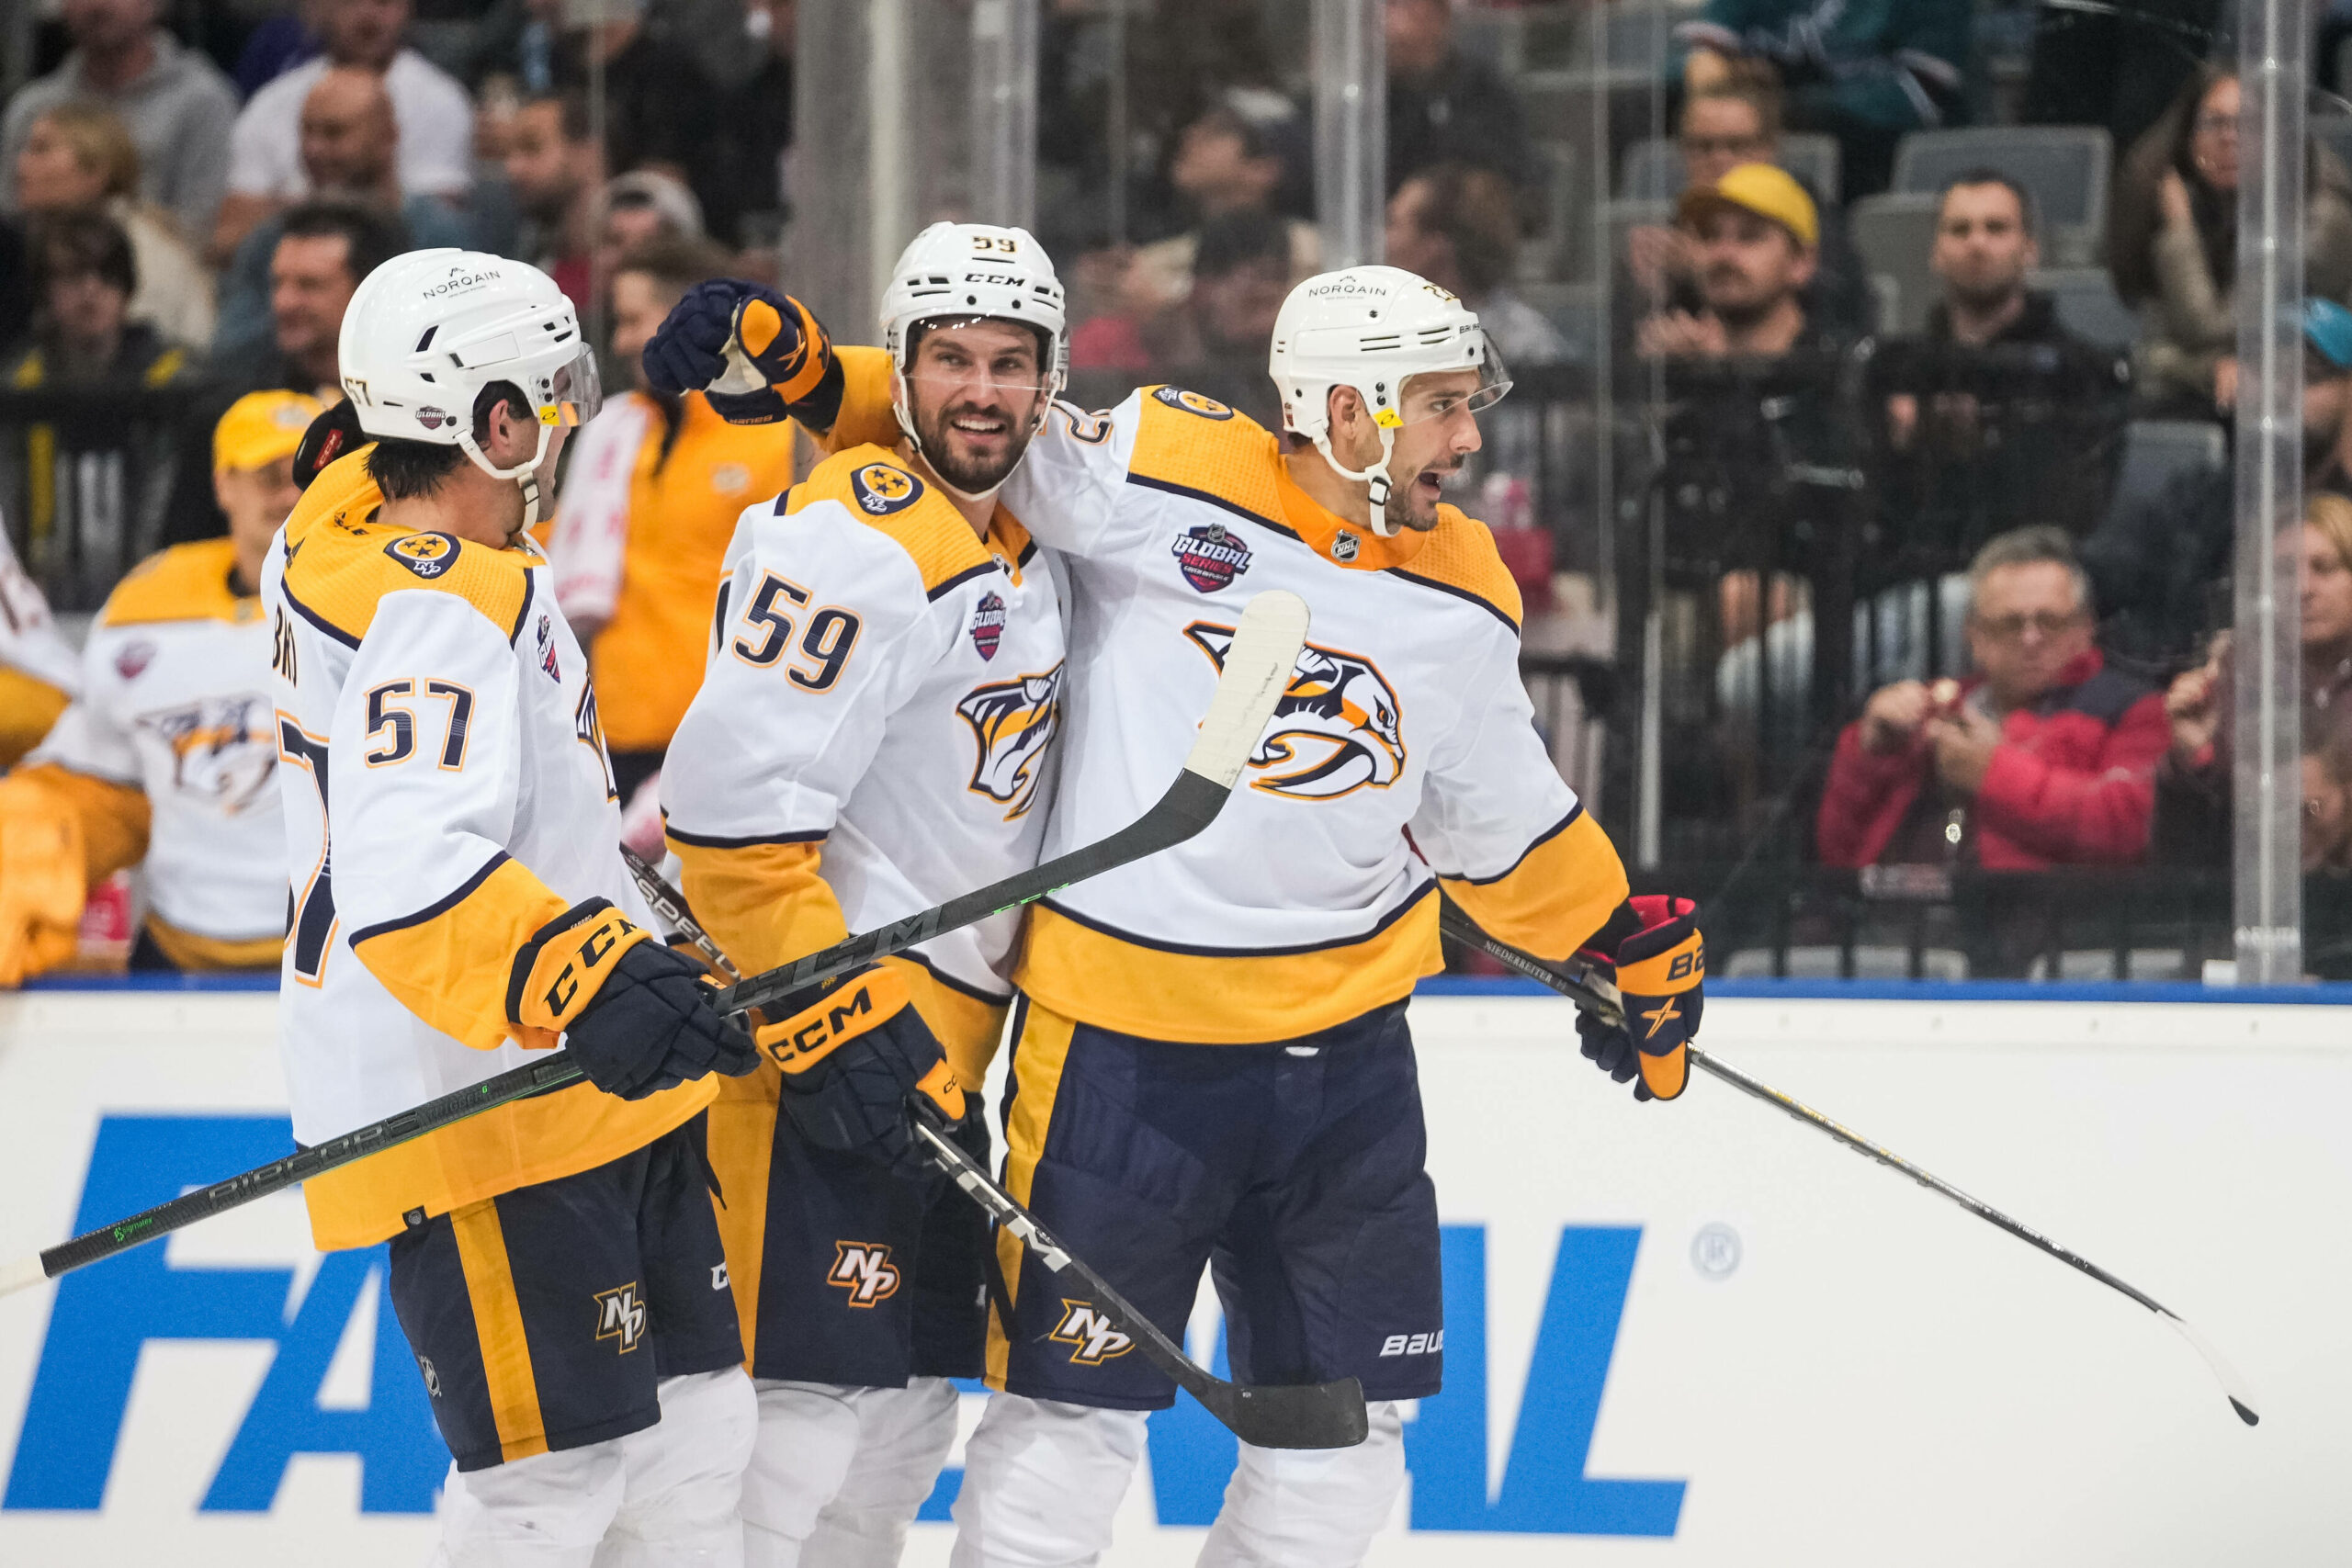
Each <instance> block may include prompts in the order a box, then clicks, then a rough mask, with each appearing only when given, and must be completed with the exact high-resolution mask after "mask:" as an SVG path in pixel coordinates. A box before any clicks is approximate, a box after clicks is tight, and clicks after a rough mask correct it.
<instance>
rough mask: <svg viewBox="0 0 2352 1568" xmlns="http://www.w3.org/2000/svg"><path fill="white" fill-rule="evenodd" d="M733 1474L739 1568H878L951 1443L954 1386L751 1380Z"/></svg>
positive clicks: (920, 1381) (886, 1564)
mask: <svg viewBox="0 0 2352 1568" xmlns="http://www.w3.org/2000/svg"><path fill="white" fill-rule="evenodd" d="M759 1393H760V1437H759V1442H758V1445H757V1446H756V1448H755V1449H754V1450H753V1452H752V1463H751V1468H750V1469H749V1470H748V1471H747V1472H745V1474H744V1478H743V1541H744V1561H745V1562H746V1563H747V1564H748V1568H797V1564H799V1563H801V1562H807V1563H809V1564H810V1568H816V1565H818V1564H822V1565H823V1568H890V1565H891V1564H893V1563H896V1562H898V1561H899V1554H900V1552H901V1551H903V1550H904V1548H905V1546H906V1539H907V1527H908V1526H909V1525H910V1523H912V1522H913V1519H914V1517H915V1512H916V1510H917V1509H919V1508H921V1507H922V1504H923V1499H924V1498H926V1497H928V1496H930V1495H931V1489H932V1486H933V1484H934V1483H936V1482H937V1481H938V1479H939V1467H940V1465H941V1464H942V1463H943V1462H944V1461H945V1460H946V1458H947V1450H948V1449H949V1448H950V1447H951V1446H952V1445H953V1444H954V1442H955V1440H956V1385H955V1384H954V1383H952V1382H948V1381H947V1380H946V1379H944V1378H916V1379H913V1380H911V1381H910V1382H909V1383H908V1385H907V1386H906V1387H905V1388H846V1387H842V1386H839V1385H835V1384H831V1383H804V1382H776V1381H772V1380H768V1379H762V1380H761V1382H760V1384H759Z"/></svg>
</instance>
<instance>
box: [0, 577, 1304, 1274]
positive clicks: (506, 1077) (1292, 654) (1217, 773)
mask: <svg viewBox="0 0 2352 1568" xmlns="http://www.w3.org/2000/svg"><path fill="white" fill-rule="evenodd" d="M1306 626H1307V614H1306V603H1305V602H1304V601H1302V600H1301V599H1300V598H1299V597H1298V596H1297V595H1296V594H1295V593H1285V592H1281V591H1279V590H1274V591H1270V592H1264V593H1261V594H1259V595H1258V596H1257V597H1256V598H1255V599H1252V600H1251V601H1250V604H1249V606H1248V608H1247V609H1245V610H1244V611H1243V613H1242V615H1241V624H1240V626H1238V628H1237V629H1236V631H1235V633H1234V637H1233V646H1232V648H1231V649H1229V650H1228V651H1227V654H1226V660H1225V669H1224V671H1223V673H1222V674H1221V675H1220V676H1219V677H1218V680H1217V685H1216V694H1215V695H1214V696H1213V697H1211V698H1210V701H1209V710H1208V713H1207V715H1206V716H1204V718H1203V719H1202V720H1201V735H1200V739H1199V740H1198V741H1197V742H1195V743H1194V745H1193V750H1192V753H1191V755H1190V756H1188V757H1186V759H1185V760H1184V767H1183V771H1182V773H1178V774H1177V775H1176V782H1175V783H1174V784H1171V785H1170V786H1169V790H1168V793H1167V794H1166V795H1162V796H1161V797H1160V799H1159V803H1158V804H1157V805H1155V806H1154V807H1152V808H1151V809H1150V810H1149V811H1147V812H1145V813H1144V815H1143V816H1142V817H1141V818H1137V819H1136V821H1135V822H1133V823H1131V824H1129V825H1128V826H1127V827H1125V828H1124V829H1120V830H1119V831H1118V832H1116V833H1114V834H1112V835H1111V836H1110V837H1109V838H1107V839H1104V840H1101V841H1100V842H1098V843H1093V844H1089V845H1087V846H1085V847H1084V848H1083V849H1078V850H1073V851H1071V852H1069V854H1066V855H1062V856H1060V857H1058V858H1057V859H1055V860H1051V861H1048V862H1046V863H1045V864H1043V865H1040V866H1037V867H1036V868H1035V869H1034V870H1031V871H1026V872H1023V873H1022V874H1019V875H1017V876H1010V877H1007V878H1005V879H1004V880H1003V881H1001V882H999V883H996V884H994V885H993V886H988V887H983V888H980V889H978V891H976V892H972V893H967V894H966V895H964V896H963V897H960V898H952V899H950V900H948V901H947V902H946V903H944V904H943V905H941V906H939V907H938V908H935V909H927V910H925V911H923V912H922V913H921V914H919V915H914V916H910V918H908V919H903V920H896V921H893V922H891V923H890V924H889V925H887V926H884V927H882V928H880V929H879V930H876V931H865V932H862V933H860V934H858V935H855V936H853V937H851V938H849V939H848V940H847V941H845V942H837V943H835V944H834V945H833V946H831V947H829V948H826V949H824V950H822V951H821V952H818V953H810V954H809V956H808V957H806V958H803V959H800V960H799V961H797V963H793V964H786V965H785V966H784V967H783V968H782V969H779V970H775V971H773V972H771V973H769V974H766V975H759V976H753V977H752V978H751V979H749V980H746V981H744V982H743V983H742V984H741V985H740V986H737V987H735V988H734V989H733V990H732V991H729V992H722V993H721V994H720V996H719V998H718V1005H719V1006H720V1008H722V1009H723V1010H729V1011H742V1010H748V1009H751V1008H754V1007H758V1006H760V1005H761V1004H762V1003H763V1002H767V1001H774V1000H775V999H777V998H781V997H783V996H785V995H786V994H788V993H790V992H792V991H795V990H797V989H799V988H800V987H803V986H809V985H814V984H816V983H817V982H819V981H821V980H828V979H831V978H832V977H833V976H837V975H842V974H846V973H847V972H849V971H850V970H852V969H855V968H857V967H859V966H860V965H861V964H868V963H871V962H872V961H873V960H875V959H876V958H879V957H881V956H883V955H884V954H885V953H896V952H898V951H899V950H900V949H901V948H905V947H908V946H911V945H912V944H913V943H915V942H922V941H926V940H928V939H929V938H931V937H933V936H936V935H937V934H939V933H940V932H942V931H954V930H955V929H956V928H957V927H959V926H967V925H970V924H971V923H972V922H973V921H975V920H980V919H986V918H987V917H989V915H992V914H996V913H998V912H999V911H1001V910H1004V909H1011V908H1019V907H1020V906H1021V905H1023V904H1026V903H1029V902H1030V901H1032V900H1033V899H1036V898H1042V897H1045V896H1046V894H1048V893H1051V892H1053V891H1055V890H1056V889H1057V888H1061V887H1066V886H1069V885H1070V884H1071V883H1074V882H1082V881H1084V880H1085V879H1086V878H1088V877H1090V876H1097V875H1100V874H1103V872H1106V871H1110V870H1113V869H1114V868H1115V867H1118V866H1121V865H1125V864H1126V863H1128V862H1130V861H1136V860H1140V859H1142V858H1143V857H1144V856H1146V855H1148V854H1152V853H1154V852H1158V851H1159V850H1163V849H1166V848H1168V847H1170V845H1172V844H1179V843H1182V842H1183V841H1184V840H1186V839H1189V838H1191V837H1192V836H1193V834H1195V833H1198V832H1199V831H1200V830H1201V829H1204V828H1205V827H1207V826H1208V825H1209V823H1210V822H1211V821H1212V820H1214V819H1215V818H1216V814H1217V811H1218V808H1219V807H1223V806H1224V804H1225V802H1226V798H1227V796H1228V795H1231V794H1232V791H1233V784H1234V781H1235V780H1236V779H1238V778H1239V777H1240V776H1241V770H1242V768H1243V767H1244V766H1246V765H1247V764H1248V762H1249V761H1250V752H1251V751H1252V750H1255V748H1256V746H1257V744H1258V738H1259V736H1260V735H1261V734H1262V733H1263V732H1264V730H1265V728H1266V721H1267V719H1269V718H1270V717H1272V715H1273V711H1274V705H1275V704H1276V703H1277V702H1279V701H1280V700H1281V698H1282V694H1283V690H1284V688H1285V687H1286V686H1287V685H1288V684H1289V682H1290V676H1291V671H1292V670H1293V669H1294V668H1295V666H1296V663H1297V660H1298V650H1299V647H1300V645H1301V644H1302V643H1303V642H1304V641H1305V640H1306ZM582 1077H584V1075H583V1074H582V1072H581V1071H580V1069H579V1067H578V1066H576V1065H575V1064H574V1063H573V1062H572V1060H571V1055H570V1054H569V1053H568V1052H564V1051H555V1052H551V1053H549V1054H548V1055H547V1056H546V1057H545V1058H544V1059H543V1060H540V1061H537V1062H530V1063H526V1064H525V1065H524V1066H519V1067H515V1068H513V1069H511V1070H509V1071H507V1072H503V1073H500V1074H498V1075H496V1076H495V1077H487V1078H484V1079H483V1080H482V1081H481V1082H480V1083H477V1084H469V1085H467V1086H466V1087H465V1088H464V1089H458V1090H457V1091H456V1092H455V1093H452V1094H445V1095H443V1096H442V1097H441V1098H440V1099H438V1100H428V1101H426V1102H425V1103H424V1104H423V1105H418V1106H412V1107H411V1108H409V1109H408V1110H406V1111H399V1112H397V1113H396V1114H394V1115H390V1116H387V1117H386V1118H384V1119H383V1120H382V1121H380V1122H370V1123H369V1124H368V1125H367V1126H365V1127H357V1128H354V1129H353V1130H352V1131H350V1132H348V1133H345V1134H343V1135H342V1136H340V1137H336V1138H330V1139H328V1140H326V1141H325V1142H324V1143H322V1144H315V1145H311V1147H310V1148H307V1149H300V1150H297V1151H296V1152H295V1153H293V1154H291V1155H288V1156H286V1158H284V1159H281V1160H276V1161H273V1162H272V1163H270V1164H268V1165H266V1166H262V1167H260V1168H257V1169H254V1170H248V1171H245V1172H243V1173H242V1174H240V1175H237V1176H232V1177H231V1178H229V1179H227V1180H225V1181H216V1182H214V1183H213V1184H212V1185H211V1186H209V1187H206V1188H201V1189H198V1190H197V1191H194V1192H189V1193H185V1194H183V1195H182V1196H180V1197H177V1198H175V1199H173V1200H172V1201H170V1202H168V1203H159V1204H157V1205H156V1206H155V1207H154V1208H152V1209H149V1210H146V1211H144V1212H143V1213H137V1214H132V1215H130V1217H129V1218H127V1219H123V1220H120V1221H118V1222H117V1223H115V1224H111V1225H107V1226H106V1227H104V1228H103V1229H100V1230H95V1231H91V1232H89V1233H88V1234H86V1235H78V1236H75V1237H74V1238H73V1239H72V1240H70V1241H64V1242H61V1243H59V1244H58V1245H57V1246H55V1247H50V1248H47V1249H46V1250H44V1251H42V1252H40V1253H39V1254H37V1255H35V1256H33V1257H29V1258H18V1259H17V1260H15V1261H14V1262H10V1263H5V1264H0V1296H6V1295H9V1294H11V1293H13V1292H17V1291H22V1290H27V1289H29V1288H30V1287H31V1286H34V1285H37V1284H39V1283H40V1281H41V1280H45V1279H49V1280H53V1279H55V1278H56V1277H57V1276H58V1275H60V1274H62V1273H65V1272H67V1271H68V1270H70V1269H79V1268H82V1267H84V1266H85V1265H86V1264H91V1263H96V1262H97V1261H98V1260H99V1259H101V1258H111V1257H113V1256H114V1255H115V1254H116V1253H119V1252H127V1251H129V1250H130V1248H132V1247H138V1246H141V1245H142V1244H144V1243H146V1242H150V1241H153V1240H154V1239H155V1238H156V1237H158V1236H162V1235H170V1234H171V1233H172V1232H173V1231H175V1230H179V1229H181V1228H183V1227H185V1226H187V1225H191V1224H195V1223H196V1222H197V1221H198V1220H202V1219H206V1218H209V1217H210V1216H211V1215H214V1214H217V1213H221V1212H223V1211H224V1210H228V1209H233V1208H237V1207H239V1206H240V1205H243V1204H245V1203H250V1202H252V1201H254V1200H255V1199H257V1198H266V1197H268V1196H269V1195H270V1194H271V1193H274V1192H283V1191H285V1190H287V1189H288V1188H290V1187H295V1186H299V1185H300V1184H301V1183H302V1182H304V1181H307V1180H309V1179H311V1178H312V1177H316V1176H323V1175H325V1174H326V1173H327V1172H328V1171H331V1170H334V1169H338V1168H341V1167H343V1166H346V1165H349V1164H351V1163H352V1162H353V1161H355V1160H359V1159H365V1158H367V1157H368V1156H369V1155H373V1154H379V1153H381V1152H382V1151H384V1150H385V1149H389V1148H392V1147H394V1146H396V1145H401V1144H405V1143H408V1142H410V1141H411V1140H413V1139H416V1138H421V1137H423V1136H424V1135H425V1134H428V1133H434V1132H437V1131H439V1130H440V1129H441V1128H444V1127H447V1126H449V1125H451V1124H452V1123H454V1122H462V1121H464V1120H465V1119H466V1118H467V1117H469V1116H479V1115H481V1113H482V1112H483V1111H492V1110H495V1109H496V1108H497V1107H499V1106H502V1105H505V1104H508V1103H510V1102H512V1101H514V1100H522V1099H525V1098H526V1097H528V1096H531V1095H536V1094H546V1093H548V1092H550V1091H551V1090H554V1089H562V1088H565V1087H566V1086H568V1085H570V1084H572V1083H575V1082H578V1081H580V1080H581V1078H582Z"/></svg>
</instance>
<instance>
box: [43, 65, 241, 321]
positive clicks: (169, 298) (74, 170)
mask: <svg viewBox="0 0 2352 1568" xmlns="http://www.w3.org/2000/svg"><path fill="white" fill-rule="evenodd" d="M15 172H16V176H17V207H18V208H20V209H22V210H24V211H25V212H26V213H28V214H29V215H30V216H32V217H35V218H40V217H44V216H47V215H49V214H51V213H57V212H70V211H73V210H74V209H77V208H104V209H106V212H107V216H108V217H110V218H112V219H113V220H115V221H116V222H117V223H119V224H120V225H122V231H123V232H124V233H126V234H128V235H129V236H130V255H131V260H132V263H133V264H134V265H135V266H136V267H137V269H138V273H139V292H138V293H137V294H135V295H133V296H131V299H130V319H131V320H132V321H145V322H147V323H148V324H150V325H151V326H153V327H154V328H155V330H156V331H158V332H160V333H163V334H164V337H165V338H166V339H168V340H169V341H171V342H173V343H175V344H179V345H180V346H181V347H182V348H193V349H198V350H201V349H204V348H207V347H209V345H210V344H211V342H212V327H213V310H212V276H211V274H209V273H208V272H207V271H206V270H205V269H204V264H203V263H202V262H201V261H199V260H198V259H197V254H196V253H195V252H194V251H192V250H190V249H189V248H188V247H187V243H185V242H184V241H183V240H182V239H181V238H180V234H179V230H178V228H177V227H176V225H175V223H174V222H173V220H172V216H171V214H170V213H168V212H165V211H164V209H162V208H159V207H155V206H153V205H151V204H149V203H148V202H147V201H146V200H144V199H143V198H141V196H140V195H139V148H138V145H137V144H136V143H135V142H133V141H131V140H130V130H129V128H128V127H126V126H125V125H124V124H123V123H122V120H121V119H120V118H119V117H118V116H117V115H116V114H115V113H114V111H112V110H111V109H103V108H100V107H97V106H96V105H95V104H83V103H67V104H60V105H58V106H57V107H55V108H53V109H51V110H49V111H48V112H47V113H45V114H43V115H41V116H40V118H38V119H35V120H34V121H33V123H32V128H31V130H30V131H29V132H28V134H27V136H26V138H25V144H24V148H23V150H22V151H21V152H18V153H17V167H16V171H15Z"/></svg>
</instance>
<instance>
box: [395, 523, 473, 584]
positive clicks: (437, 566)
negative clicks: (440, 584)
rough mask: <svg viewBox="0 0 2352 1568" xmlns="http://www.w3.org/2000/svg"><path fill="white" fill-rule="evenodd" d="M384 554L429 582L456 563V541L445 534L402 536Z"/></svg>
mask: <svg viewBox="0 0 2352 1568" xmlns="http://www.w3.org/2000/svg"><path fill="white" fill-rule="evenodd" d="M384 553H385V554H386V555H388V556H390V557H391V558H393V559H394V560H396V561H398V562H400V563H401V565H402V566H404V567H406V568H408V569H409V570H411V571H413V572H414V573H416V575H417V576H419V577H422V578H424V579H425V580H426V581H432V580H433V579H434V578H436V577H438V576H440V575H441V574H442V573H443V572H445V571H447V570H449V568H450V567H451V566H452V565H453V564H454V563H455V562H456V561H457V558H458V541H457V540H455V539H453V538H451V537H450V536H448V535H447V534H402V535H401V536H400V537H399V538H397V539H394V540H393V541H392V542H391V543H390V544H389V545H386V546H385V547H384Z"/></svg>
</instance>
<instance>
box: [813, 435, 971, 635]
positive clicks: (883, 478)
mask: <svg viewBox="0 0 2352 1568" xmlns="http://www.w3.org/2000/svg"><path fill="white" fill-rule="evenodd" d="M877 485H878V486H880V487H883V488H877ZM885 490H887V491H888V493H885ZM820 501H831V502H839V503H840V504H841V506H842V508H843V509H845V510H846V511H847V512H848V513H849V514H850V515H851V516H853V517H854V518H856V519H857V520H858V521H859V522H861V523H863V524H865V525H866V526H867V527H869V528H872V529H873V530H875V532H876V533H879V534H884V535H887V536H889V537H890V538H891V539H892V540H894V541H896V542H897V544H898V546H899V548H901V549H903V550H905V551H906V552H907V555H908V557H909V558H910V559H912V560H913V562H914V563H915V570H917V571H919V572H921V573H922V586H923V592H926V593H928V594H930V595H931V596H932V597H933V598H937V597H938V596H939V595H940V594H941V593H944V592H946V591H947V590H948V589H950V588H952V587H954V586H955V585H956V583H958V582H961V581H964V580H966V579H967V578H969V577H971V576H973V575H974V574H975V572H976V570H991V569H993V568H994V566H995V564H996V563H995V558H993V557H991V556H990V555H989V551H988V547H987V546H986V545H983V544H982V543H980V541H979V538H978V536H976V535H975V534H974V533H973V532H972V525H970V524H969V523H967V522H966V521H965V520H964V514H963V513H960V512H958V511H956V508H955V506H954V504H953V503H952V502H949V501H948V499H947V498H946V497H945V496H944V495H942V494H940V493H939V492H938V491H936V490H934V489H933V488H932V486H931V485H930V484H928V483H927V482H926V481H924V480H922V479H919V478H917V477H916V476H915V475H913V474H910V473H909V472H908V471H907V469H906V468H905V467H904V466H903V465H902V464H901V463H900V462H899V457H898V454H897V453H895V452H889V451H886V450H884V449H883V448H882V447H879V446H856V447H851V448H849V449H847V450H845V451H840V452H836V453H834V454H833V456H831V457H828V458H826V459H825V460H824V461H823V462H821V463H820V464H818V465H817V467H816V468H814V469H813V470H811V472H810V473H809V477H808V478H807V479H803V480H801V481H800V482H799V483H798V484H797V485H795V486H793V487H792V489H791V490H790V491H787V492H786V494H785V496H784V498H783V499H782V500H781V501H780V502H777V505H776V510H777V512H779V513H782V514H784V515H786V516H789V515H791V514H792V513H796V512H798V511H799V510H800V509H801V508H803V507H805V506H809V505H810V504H812V503H814V502H820ZM877 505H878V506H880V507H882V508H884V510H881V511H878V512H877V511H876V510H875V508H876V506H877Z"/></svg>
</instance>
